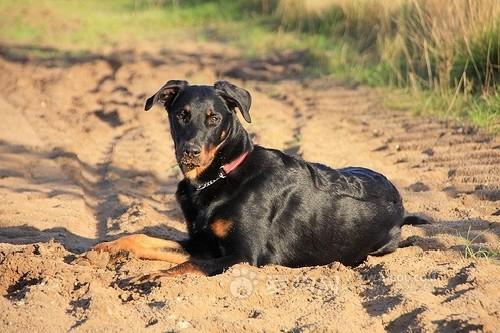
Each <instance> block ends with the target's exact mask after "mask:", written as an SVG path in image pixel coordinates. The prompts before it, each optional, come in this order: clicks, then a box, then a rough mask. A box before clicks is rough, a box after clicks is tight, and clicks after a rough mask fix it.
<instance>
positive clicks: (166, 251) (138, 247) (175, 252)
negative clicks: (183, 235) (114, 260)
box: [93, 234, 189, 264]
mask: <svg viewBox="0 0 500 333" xmlns="http://www.w3.org/2000/svg"><path fill="white" fill-rule="evenodd" d="M93 250H95V251H107V252H111V253H116V252H120V251H126V252H131V253H133V254H134V255H135V256H136V257H137V258H140V259H150V260H162V261H168V262H171V263H174V264H178V263H182V262H185V261H186V260H189V254H188V253H187V252H186V251H185V250H184V249H183V247H182V246H181V245H180V244H179V243H178V242H175V241H171V240H167V239H160V238H154V237H150V236H146V235H143V234H135V235H128V236H124V237H121V238H118V239H117V240H114V241H111V242H104V243H100V244H97V245H96V246H94V247H93Z"/></svg>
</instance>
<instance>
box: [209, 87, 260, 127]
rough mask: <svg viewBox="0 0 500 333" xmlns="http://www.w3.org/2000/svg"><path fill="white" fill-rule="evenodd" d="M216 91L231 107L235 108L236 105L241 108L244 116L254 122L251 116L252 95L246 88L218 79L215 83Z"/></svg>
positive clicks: (248, 120)
mask: <svg viewBox="0 0 500 333" xmlns="http://www.w3.org/2000/svg"><path fill="white" fill-rule="evenodd" d="M214 88H215V91H216V92H217V93H218V94H219V96H221V97H222V98H223V99H224V100H225V101H226V103H227V106H228V107H229V109H231V110H234V109H235V108H236V107H238V109H240V111H241V114H242V115H243V118H245V120H246V121H247V122H249V123H250V122H252V119H251V118H250V105H251V104H252V97H251V96H250V93H249V92H248V91H246V90H245V89H242V88H239V87H237V86H235V85H234V84H231V83H229V82H228V81H217V82H215V83H214Z"/></svg>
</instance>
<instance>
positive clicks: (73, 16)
mask: <svg viewBox="0 0 500 333" xmlns="http://www.w3.org/2000/svg"><path fill="white" fill-rule="evenodd" d="M267 2H269V7H270V8H271V9H268V13H265V10H263V9H262V8H261V5H262V3H263V2H262V1H257V0H248V1H243V0H235V1H223V0H207V1H200V0H177V1H175V0H135V1H134V0H107V1H97V0H86V1H68V0H39V1H34V0H31V1H30V0H17V1H12V0H0V12H2V13H3V14H2V19H1V20H0V41H2V42H3V43H7V44H25V45H36V46H50V47H53V48H55V49H58V50H70V51H75V52H83V51H96V50H102V49H110V48H112V47H115V46H123V47H130V46H133V45H134V44H135V43H137V42H140V41H144V40H148V41H155V42H159V43H162V44H164V45H165V46H167V47H168V46H172V47H174V46H175V43H176V42H179V41H182V38H184V37H185V36H187V35H189V36H190V38H197V39H200V40H214V39H215V40H218V41H222V42H226V43H229V44H231V45H233V46H234V47H235V48H238V49H239V50H241V51H242V54H243V55H244V56H247V57H258V56H265V55H267V54H269V53H271V52H275V51H284V50H299V49H300V50H304V49H305V50H307V52H308V54H309V55H310V58H311V59H312V60H313V61H312V65H311V66H309V67H308V68H307V72H306V75H310V76H318V75H332V76H333V77H335V78H340V79H349V80H356V81H359V82H362V83H364V84H368V85H372V86H382V87H389V88H390V90H391V91H396V92H397V93H396V94H392V95H391V94H389V95H391V97H390V98H388V99H387V100H386V104H387V105H389V106H394V107H397V108H402V109H403V108H404V109H408V110H412V111H413V112H414V113H415V114H428V115H438V116H440V117H446V118H455V119H463V120H466V121H470V122H472V123H473V124H475V125H477V126H480V127H483V128H486V129H487V130H489V131H491V132H496V133H500V114H499V112H500V111H499V110H500V107H499V106H500V102H499V93H498V91H495V90H494V89H496V85H493V86H492V87H493V88H492V89H493V91H489V92H488V93H487V94H478V93H474V92H473V91H471V90H472V89H468V88H467V87H466V85H465V84H463V85H462V86H460V84H459V89H455V88H453V87H452V88H450V89H440V90H436V89H428V87H425V85H422V86H421V87H416V86H412V88H411V89H409V88H404V87H405V86H409V81H408V80H409V78H408V77H407V76H406V74H404V73H406V72H404V71H405V69H404V68H398V66H396V65H394V63H391V62H390V61H387V60H386V59H383V58H381V57H380V56H379V55H377V53H376V47H375V46H374V43H375V40H376V37H375V36H374V35H373V32H372V31H371V30H370V29H368V30H367V28H366V27H367V26H368V27H370V26H372V25H371V24H372V23H373V22H372V23H370V22H366V21H367V20H368V19H367V17H368V18H370V16H361V15H360V17H357V18H355V20H357V21H355V22H354V23H349V22H348V21H347V19H348V18H346V17H345V14H344V13H343V12H342V11H340V9H339V8H333V9H331V10H330V11H329V12H328V13H327V15H326V17H325V16H324V17H322V18H321V20H319V19H317V18H310V19H308V20H309V21H307V20H306V21H304V20H302V19H300V17H297V18H296V21H294V20H293V17H292V18H291V19H290V18H289V19H288V21H286V22H284V21H283V20H280V19H278V18H277V14H276V10H274V11H273V8H274V9H275V8H276V6H277V4H278V2H279V1H278V0H274V1H273V0H269V1H267ZM278 14H279V13H278ZM349 19H351V20H354V19H353V18H349ZM346 22H347V23H346ZM348 23H349V24H351V25H352V26H353V27H354V28H351V29H347V28H346V25H347V24H348ZM375 23H376V22H375ZM373 24H374V23H373ZM499 26H500V25H499ZM492 29H493V30H492V31H488V30H485V31H483V32H482V34H483V35H482V36H480V37H478V39H477V41H478V42H475V43H471V45H467V49H466V51H464V52H463V54H459V56H458V57H457V59H458V60H457V61H456V65H455V72H456V73H455V72H454V74H453V75H452V77H451V80H452V81H453V80H455V81H456V80H457V79H456V78H457V77H460V75H462V74H460V73H463V72H465V73H466V74H467V75H468V76H467V78H468V81H467V80H464V82H473V80H483V81H484V80H485V79H486V78H485V77H484V76H481V74H479V75H477V73H476V72H477V70H476V69H477V68H482V67H481V66H479V65H480V64H482V63H483V62H485V61H487V60H485V57H484V53H485V52H492V50H493V51H495V52H497V51H498V49H500V47H497V46H496V45H490V44H491V43H490V44H488V45H490V47H489V48H488V49H487V50H484V45H485V43H481V42H480V41H481V38H487V36H488V34H495V33H496V32H497V30H495V29H496V28H492ZM498 35H499V36H500V34H498ZM359 36H367V37H366V38H364V39H362V40H361V39H360V38H359ZM485 36H486V37H485ZM493 40H495V39H493ZM496 41H498V39H497V40H496ZM31 52H32V53H33V52H34V51H31ZM470 53H472V54H473V55H474V56H473V57H472V59H474V60H475V61H474V62H473V63H471V61H468V59H470V58H471V57H468V55H469V54H470ZM488 54H489V53H488ZM31 56H33V54H31ZM35 56H39V55H36V54H35ZM41 56H44V54H43V52H42V54H41ZM483 65H484V64H483ZM401 66H402V67H404V62H402V60H401ZM400 73H403V74H400ZM469 78H470V80H469ZM489 80H490V82H494V83H496V80H497V78H496V77H492V78H491V77H490V78H489ZM396 88H397V90H395V89H396ZM400 88H404V89H400Z"/></svg>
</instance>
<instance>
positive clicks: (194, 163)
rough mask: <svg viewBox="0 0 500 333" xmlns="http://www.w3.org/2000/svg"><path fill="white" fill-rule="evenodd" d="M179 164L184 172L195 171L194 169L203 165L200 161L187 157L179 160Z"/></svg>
mask: <svg viewBox="0 0 500 333" xmlns="http://www.w3.org/2000/svg"><path fill="white" fill-rule="evenodd" d="M178 163H179V166H180V168H181V169H182V171H184V172H187V171H190V170H193V169H194V168H197V167H199V166H201V163H200V161H199V160H198V159H193V158H189V157H185V156H184V157H181V158H180V159H178Z"/></svg>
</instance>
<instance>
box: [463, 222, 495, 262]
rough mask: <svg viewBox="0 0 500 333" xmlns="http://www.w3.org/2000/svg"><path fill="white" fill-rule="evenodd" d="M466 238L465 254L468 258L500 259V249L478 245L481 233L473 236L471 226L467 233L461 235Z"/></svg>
mask: <svg viewBox="0 0 500 333" xmlns="http://www.w3.org/2000/svg"><path fill="white" fill-rule="evenodd" d="M459 236H460V237H461V238H463V239H464V252H463V256H464V257H465V258H466V259H493V260H500V250H493V249H488V248H483V247H482V246H477V245H476V244H475V241H476V239H477V238H478V237H479V236H481V234H477V235H476V236H474V237H472V235H471V227H470V226H469V229H468V230H467V234H465V235H459Z"/></svg>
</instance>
